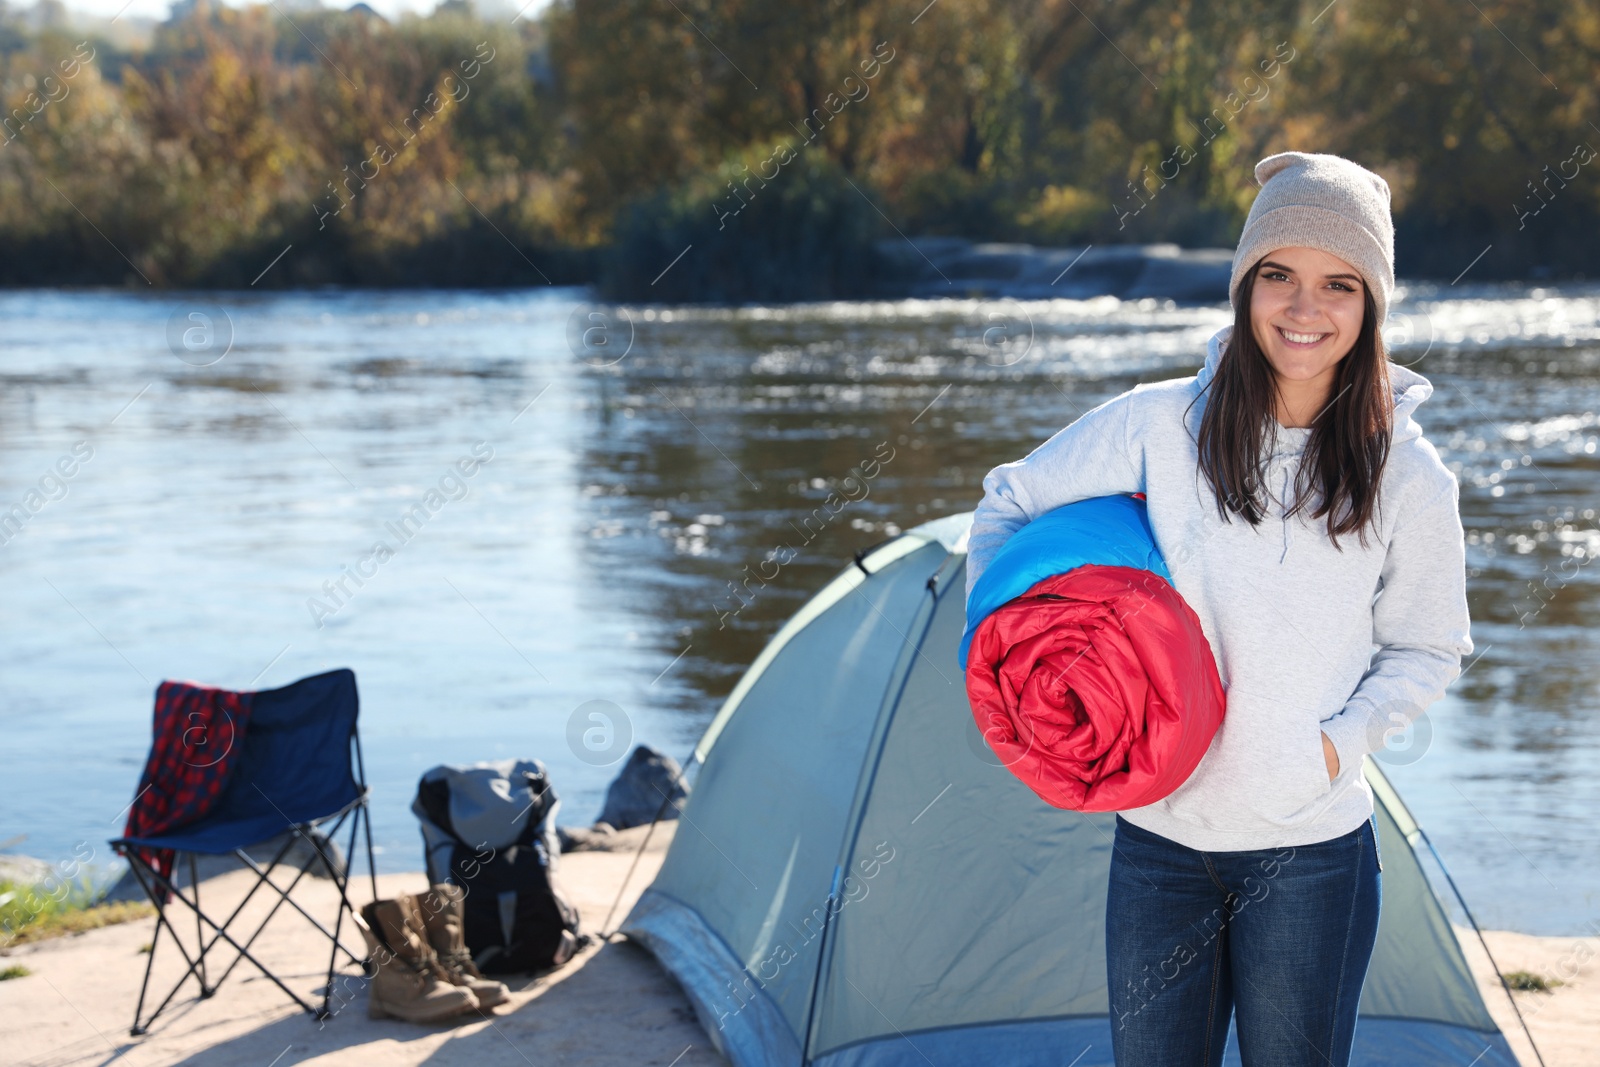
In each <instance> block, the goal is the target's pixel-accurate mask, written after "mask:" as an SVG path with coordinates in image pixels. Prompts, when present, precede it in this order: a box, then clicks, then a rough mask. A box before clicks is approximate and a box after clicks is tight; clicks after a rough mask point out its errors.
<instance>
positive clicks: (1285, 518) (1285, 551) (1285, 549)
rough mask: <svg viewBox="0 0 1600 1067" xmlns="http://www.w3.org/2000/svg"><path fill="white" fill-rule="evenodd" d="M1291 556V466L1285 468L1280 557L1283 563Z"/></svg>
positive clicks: (1286, 465) (1279, 559) (1279, 560)
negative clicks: (1281, 549) (1281, 550)
mask: <svg viewBox="0 0 1600 1067" xmlns="http://www.w3.org/2000/svg"><path fill="white" fill-rule="evenodd" d="M1288 555H1289V465H1288V464H1284V467H1283V552H1282V553H1281V554H1279V556H1278V562H1279V563H1282V562H1283V561H1284V559H1286V558H1287V557H1288Z"/></svg>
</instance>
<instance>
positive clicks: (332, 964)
mask: <svg viewBox="0 0 1600 1067" xmlns="http://www.w3.org/2000/svg"><path fill="white" fill-rule="evenodd" d="M366 813H367V808H366V805H365V804H363V805H361V806H360V807H358V808H356V810H355V818H354V820H353V821H352V822H351V823H350V844H349V845H348V846H346V848H345V852H344V854H345V857H346V858H345V864H344V877H343V878H340V877H339V872H338V871H336V870H334V869H333V864H332V863H331V862H330V861H329V860H328V857H327V856H326V855H323V853H322V850H321V849H320V848H319V849H317V854H318V855H319V856H321V857H322V865H323V866H324V867H326V868H327V869H328V877H330V878H332V879H333V884H334V885H336V886H338V887H339V914H338V915H337V916H335V917H334V920H333V949H332V950H331V951H330V952H329V953H328V984H327V985H325V986H323V987H322V1011H321V1012H319V1013H318V1014H317V1021H318V1022H322V1021H324V1020H326V1019H328V1018H331V1017H332V1015H333V1012H332V1011H330V1010H329V1008H328V1005H329V1004H331V1003H332V1001H333V972H334V970H335V968H336V966H337V964H338V962H339V934H340V932H341V931H342V930H343V929H344V913H345V912H346V911H350V912H351V914H354V912H353V910H352V909H351V906H350V893H349V886H350V865H351V864H352V863H353V862H354V861H355V854H356V831H357V830H359V829H360V827H361V822H362V818H363V817H364V816H365V815H366ZM330 840H331V838H330ZM367 863H368V869H369V870H370V868H371V863H372V860H371V857H370V856H369V857H368V860H367ZM374 882H376V876H374ZM372 899H374V900H376V899H378V898H377V897H376V895H374V897H373V898H372ZM357 962H358V963H360V964H361V970H362V973H366V971H367V968H368V967H369V966H370V964H371V962H372V955H371V953H368V954H367V958H366V959H363V960H358V961H357Z"/></svg>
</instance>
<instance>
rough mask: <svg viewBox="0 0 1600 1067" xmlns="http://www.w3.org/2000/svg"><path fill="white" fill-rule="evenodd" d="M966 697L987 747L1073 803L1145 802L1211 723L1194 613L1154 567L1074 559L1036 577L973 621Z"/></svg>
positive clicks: (1195, 761) (1212, 678) (1214, 689)
mask: <svg viewBox="0 0 1600 1067" xmlns="http://www.w3.org/2000/svg"><path fill="white" fill-rule="evenodd" d="M967 695H968V697H969V699H970V702H971V705H972V714H973V716H974V718H975V719H976V720H977V724H978V729H979V731H980V732H981V733H982V734H983V736H984V740H985V741H987V742H988V744H989V747H990V748H991V749H993V751H994V753H995V755H996V756H998V757H999V758H1000V760H1001V761H1002V762H1003V763H1004V764H1005V765H1006V766H1007V767H1008V768H1009V769H1010V771H1011V773H1013V774H1015V775H1016V776H1017V777H1018V778H1019V779H1021V780H1022V781H1023V783H1024V784H1026V785H1027V786H1028V788H1030V789H1032V790H1033V791H1034V792H1035V793H1037V794H1038V795H1039V796H1040V798H1041V799H1043V800H1044V801H1046V802H1047V803H1049V804H1051V805H1053V806H1055V807H1058V808H1069V809H1072V810H1074V811H1125V810H1127V809H1129V808H1137V807H1142V806H1144V805H1146V804H1153V803H1155V802H1156V801H1158V800H1160V799H1162V798H1163V797H1165V796H1167V795H1168V794H1169V793H1171V792H1172V791H1173V790H1174V789H1177V788H1178V786H1180V785H1182V784H1183V783H1184V782H1185V781H1186V780H1187V779H1188V777H1189V775H1190V774H1192V773H1193V772H1194V769H1195V767H1197V766H1198V765H1199V763H1200V759H1201V757H1202V756H1204V755H1205V753H1206V749H1207V748H1209V747H1210V744H1211V739H1212V737H1213V736H1214V735H1215V734H1216V732H1217V729H1218V727H1220V726H1221V724H1222V716H1223V712H1224V709H1225V699H1224V694H1223V689H1222V680H1221V678H1219V677H1218V675H1217V666H1216V661H1215V659H1214V658H1213V656H1212V653H1211V647H1210V644H1209V643H1208V642H1207V641H1206V638H1205V634H1204V633H1203V632H1202V631H1201V627H1200V620H1199V618H1198V617H1197V616H1196V615H1195V613H1194V611H1193V610H1192V609H1191V608H1190V607H1189V605H1188V604H1186V603H1185V602H1184V600H1183V597H1181V596H1180V595H1179V594H1178V591H1177V590H1176V589H1174V588H1173V587H1172V586H1171V585H1170V584H1168V583H1167V581H1166V580H1165V579H1164V578H1162V577H1161V576H1160V575H1159V574H1155V573H1153V572H1151V571H1147V570H1141V569H1138V568H1133V567H1113V566H1100V565H1097V564H1087V565H1084V566H1080V567H1075V568H1074V569H1072V570H1071V571H1068V572H1067V573H1065V574H1058V575H1054V576H1052V577H1049V578H1046V579H1044V580H1043V581H1040V582H1038V583H1036V584H1035V585H1034V586H1032V587H1031V588H1030V589H1029V590H1028V591H1027V593H1025V594H1024V595H1022V596H1020V597H1017V598H1016V599H1014V600H1012V601H1009V602H1008V603H1007V604H1006V605H1005V606H1003V607H1001V608H999V609H998V610H996V611H995V612H994V613H993V614H991V615H990V616H989V617H988V618H986V619H985V620H984V621H983V622H982V623H981V624H980V625H979V627H978V629H977V631H976V632H975V634H974V636H973V640H972V647H971V651H970V652H969V654H968V659H967Z"/></svg>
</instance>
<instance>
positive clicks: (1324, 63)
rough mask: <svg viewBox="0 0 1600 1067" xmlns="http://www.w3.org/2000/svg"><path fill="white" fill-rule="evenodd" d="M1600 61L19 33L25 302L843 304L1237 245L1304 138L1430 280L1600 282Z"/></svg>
mask: <svg viewBox="0 0 1600 1067" xmlns="http://www.w3.org/2000/svg"><path fill="white" fill-rule="evenodd" d="M1597 60H1600V7H1596V6H1595V5H1593V4H1564V3H1559V2H1557V0H1524V2H1521V3H1512V2H1511V0H1486V2H1484V3H1483V4H1481V5H1479V6H1478V7H1477V8H1470V7H1469V8H1467V9H1463V8H1461V7H1460V6H1459V5H1456V4H1453V3H1445V2H1444V0H1406V2H1405V3H1403V4H1400V5H1395V4H1389V3H1383V2H1380V0H1347V2H1344V3H1340V4H1337V5H1333V6H1329V5H1327V4H1326V0H1311V2H1309V3H1300V2H1290V0H1258V2H1256V3H1252V4H1244V3H1237V2H1226V0H1224V2H1222V3H1216V2H1213V3H1200V2H1198V0H1170V2H1168V3H1164V4H1158V3H1155V2H1154V0H1126V2H1124V3H1119V4H1111V3H1107V2H1105V0H1099V2H1093V3H1090V2H1086V0H937V2H935V3H932V4H929V3H928V2H927V0H819V2H817V3H805V4H784V3H779V2H777V0H718V2H716V3H713V2H712V0H675V2H674V3H671V4H663V3H660V2H659V0H554V3H553V4H552V5H551V6H549V7H547V8H544V9H543V10H542V11H540V13H539V14H538V15H536V16H527V17H518V18H516V19H508V18H506V17H504V16H497V17H494V18H489V17H485V16H480V15H479V14H477V13H475V11H474V9H473V8H472V7H471V5H470V3H469V2H467V0H451V2H449V3H447V4H444V5H442V6H441V7H440V8H439V9H438V10H437V11H435V12H434V13H433V14H432V15H430V16H427V17H418V16H414V15H408V16H405V17H403V18H401V19H400V20H399V21H398V22H395V23H390V22H388V21H386V20H384V19H382V18H379V17H377V16H375V15H373V14H372V13H371V12H370V11H367V10H365V9H363V8H361V7H355V8H352V9H351V10H349V11H339V10H334V9H331V8H322V9H319V8H316V7H308V6H306V5H295V6H293V7H289V8H284V7H283V6H282V5H270V4H269V5H258V6H246V7H242V8H232V7H227V6H224V5H221V4H216V3H213V2H211V0H182V2H180V3H179V4H178V5H177V6H176V7H175V8H174V13H173V16H172V18H171V19H169V20H168V21H167V22H166V23H164V24H162V25H161V26H160V27H159V28H158V30H157V32H156V34H155V37H154V39H153V40H152V41H151V42H150V43H149V45H148V47H143V48H139V49H138V50H134V51H129V50H126V49H120V48H119V47H118V46H116V45H114V44H112V43H111V42H109V41H104V40H89V41H82V40H81V38H80V37H78V36H77V35H69V34H67V33H66V32H65V31H64V30H62V29H61V28H59V27H52V28H48V29H45V30H41V31H37V32H36V31H33V30H30V29H28V28H27V25H26V24H25V23H24V22H23V21H22V20H21V19H20V18H19V17H18V15H17V14H16V13H15V12H14V11H12V10H10V9H6V8H0V103H3V106H4V109H5V118H4V129H3V131H0V282H4V283H7V284H12V285H29V284H50V283H62V282H67V283H97V284H103V283H108V282H109V283H120V284H134V285H140V286H143V285H144V284H145V283H146V282H149V283H150V284H153V285H174V286H177V285H185V286H187V285H197V286H198V285H224V286H240V287H243V286H248V285H250V284H252V282H253V281H255V280H256V279H257V278H258V276H261V277H260V280H259V282H257V284H259V285H261V286H282V285H291V284H298V285H303V284H320V283H330V282H331V283H344V284H390V285H404V284H472V285H478V284H496V285H498V284H530V283H533V284H539V283H543V282H547V281H548V282H556V283H561V282H570V281H578V280H590V279H594V278H596V277H603V278H604V279H605V280H606V283H607V285H608V287H611V288H613V289H614V291H616V292H624V291H626V292H630V293H634V294H638V295H646V291H647V290H648V291H649V293H650V294H657V293H662V294H665V293H670V294H672V296H671V297H670V298H671V299H679V298H691V297H701V298H717V299H730V300H733V299H780V298H783V297H785V296H792V297H799V296H802V295H811V294H816V295H828V294H835V293H848V292H853V291H857V290H856V289H855V288H854V287H855V286H857V285H858V284H859V282H860V271H861V269H862V264H864V263H865V262H866V261H867V258H868V257H866V256H865V255H863V254H862V250H863V249H864V248H865V247H867V246H868V245H869V244H870V242H871V241H872V240H873V239H874V238H875V237H886V236H887V237H895V238H896V239H898V238H897V237H896V232H897V231H898V232H900V233H909V234H954V235H961V236H966V237H971V238H981V239H990V240H1008V241H1026V242H1033V243H1040V244H1071V243H1085V242H1094V243H1112V242H1127V241H1150V240H1170V241H1177V242H1179V243H1182V244H1187V245H1230V244H1232V242H1233V240H1234V239H1235V237H1236V236H1237V233H1238V229H1239V226H1240V225H1241V223H1242V221H1243V217H1244V214H1245V212H1246V211H1247V210H1248V207H1249V204H1250V201H1251V199H1252V198H1253V195H1254V192H1255V188H1256V186H1255V183H1254V181H1253V177H1252V168H1253V166H1254V163H1255V162H1256V160H1258V159H1260V158H1261V157H1263V156H1265V155H1268V154H1270V153H1272V152H1276V151H1282V150H1285V149H1289V148H1296V149H1300V150H1305V151H1321V152H1336V153H1339V154H1342V155H1346V156H1349V157H1350V158H1353V159H1356V160H1358V161H1359V162H1361V163H1363V164H1364V165H1366V166H1368V167H1371V168H1372V169H1374V170H1377V171H1378V172H1379V173H1381V174H1383V175H1384V176H1385V177H1386V178H1388V179H1389V181H1390V182H1391V185H1392V187H1393V189H1394V206H1395V210H1396V217H1397V226H1398V232H1399V236H1398V252H1399V257H1400V264H1399V265H1400V270H1401V273H1403V274H1412V275H1416V274H1433V275H1435V276H1441V275H1442V276H1446V277H1449V276H1453V275H1454V274H1456V273H1458V272H1459V270H1460V269H1462V268H1464V267H1465V266H1466V265H1467V264H1468V263H1469V262H1471V261H1472V260H1473V257H1474V256H1477V255H1478V254H1479V253H1480V252H1481V251H1482V250H1483V249H1484V248H1485V246H1489V245H1491V244H1492V246H1493V247H1494V249H1495V253H1494V255H1493V256H1489V257H1485V259H1484V261H1483V262H1482V263H1480V264H1479V265H1478V266H1477V267H1476V268H1475V270H1474V277H1475V278H1485V277H1494V276H1501V277H1512V276H1529V275H1532V276H1536V277H1537V276H1545V275H1549V274H1566V273H1574V272H1579V271H1588V272H1590V273H1591V274H1592V273H1594V271H1595V255H1596V254H1595V252H1594V250H1593V247H1592V242H1591V241H1590V240H1589V237H1590V235H1592V234H1593V233H1595V232H1596V224H1597V222H1600V180H1597V176H1596V174H1595V171H1596V170H1600V167H1597V166H1596V164H1595V163H1592V162H1588V160H1587V158H1585V156H1584V155H1582V154H1581V148H1580V146H1583V147H1585V148H1587V150H1588V152H1589V153H1592V152H1593V151H1594V149H1595V148H1600V128H1597V127H1596V126H1595V125H1593V124H1592V119H1591V118H1590V117H1591V116H1594V115H1600V107H1597V106H1596V104H1597V103H1600V100H1597V96H1600V81H1597V77H1596V74H1595V70H1596V63H1597ZM780 146H784V147H786V148H787V149H788V150H790V151H791V152H792V153H793V154H794V155H795V157H796V158H795V159H794V160H793V161H792V162H788V163H785V164H782V165H778V166H776V168H774V165H773V162H772V160H773V154H774V152H775V151H777V150H778V148H779V147H780ZM1588 146H1593V147H1588ZM1579 159H1584V162H1582V163H1578V162H1576V161H1577V160H1579ZM1574 171H1576V173H1574ZM752 175H757V177H756V178H755V179H754V180H753V181H752V178H751V176H752ZM730 183H731V184H730ZM734 185H738V186H739V188H740V189H741V190H746V189H749V190H755V191H757V192H758V193H759V195H755V196H753V197H747V199H749V206H748V207H747V208H743V209H742V210H741V211H740V213H739V214H738V215H737V216H736V217H734V218H733V219H732V220H729V219H728V218H727V217H726V213H727V211H728V208H727V203H728V200H727V198H728V197H729V196H734V195H737V194H735V193H734V192H733V186H734ZM740 202H741V203H742V202H743V201H742V200H741V201H740ZM690 244H693V245H695V250H694V252H693V253H691V254H690V256H688V257H685V259H684V260H683V261H682V262H680V263H678V264H677V265H676V266H675V267H674V268H673V270H672V271H670V272H668V274H667V275H666V276H665V277H663V278H662V279H661V281H660V282H659V283H658V284H656V285H654V286H652V285H650V284H649V283H650V281H651V280H652V279H654V278H655V277H656V275H657V273H658V272H659V271H660V270H661V269H662V268H663V267H665V266H666V264H668V263H670V262H671V261H672V258H673V257H674V256H676V255H677V254H678V252H679V251H681V250H682V249H683V248H684V247H685V246H688V245H690ZM291 246H292V247H291ZM285 248H290V251H289V252H288V253H287V254H286V255H284V256H283V258H282V259H281V260H280V261H277V262H276V263H275V265H273V266H272V267H271V269H270V270H267V267H268V264H271V263H273V262H274V257H277V256H278V255H279V254H280V253H282V252H283V251H284V249H285ZM263 271H265V272H266V273H265V274H264V276H263V275H262V272H263ZM663 298H668V297H663Z"/></svg>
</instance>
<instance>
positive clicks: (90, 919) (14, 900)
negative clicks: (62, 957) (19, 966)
mask: <svg viewBox="0 0 1600 1067" xmlns="http://www.w3.org/2000/svg"><path fill="white" fill-rule="evenodd" d="M99 899H100V891H99V890H98V889H96V888H95V886H94V885H93V883H92V882H91V880H90V879H89V878H87V877H83V878H79V879H77V880H75V881H62V880H59V879H58V880H53V881H52V882H51V883H50V884H49V885H37V886H30V885H18V884H17V883H15V882H10V881H5V880H0V948H10V947H11V946H13V945H25V944H28V943H30V942H33V941H45V940H48V939H50V938H52V937H61V936H63V935H66V934H77V933H82V932H83V931H85V930H97V929H99V928H100V927H102V926H113V925H115V924H117V923H125V922H132V921H134V920H135V919H143V918H147V917H149V916H151V915H154V914H155V913H156V910H155V908H153V907H152V906H150V905H149V904H147V903H145V902H143V901H116V902H113V903H109V904H102V903H99ZM12 977H21V976H20V975H13V976H12Z"/></svg>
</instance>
